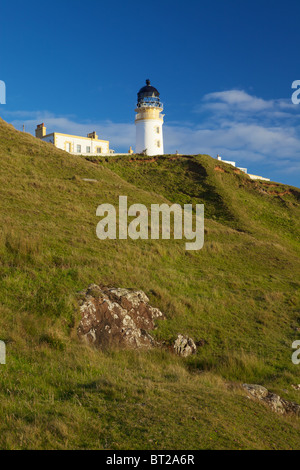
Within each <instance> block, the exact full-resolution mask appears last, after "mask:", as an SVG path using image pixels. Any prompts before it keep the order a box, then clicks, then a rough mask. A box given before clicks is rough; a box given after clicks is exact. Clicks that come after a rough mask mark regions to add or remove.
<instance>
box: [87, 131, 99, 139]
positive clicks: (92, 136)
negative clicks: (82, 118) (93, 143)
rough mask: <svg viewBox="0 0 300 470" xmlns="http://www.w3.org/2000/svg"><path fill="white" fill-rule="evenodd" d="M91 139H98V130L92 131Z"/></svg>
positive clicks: (89, 135)
mask: <svg viewBox="0 0 300 470" xmlns="http://www.w3.org/2000/svg"><path fill="white" fill-rule="evenodd" d="M87 136H88V137H89V139H98V136H97V134H96V132H95V131H94V132H90V133H89V134H88V135H87Z"/></svg>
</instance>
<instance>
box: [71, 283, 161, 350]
mask: <svg viewBox="0 0 300 470" xmlns="http://www.w3.org/2000/svg"><path fill="white" fill-rule="evenodd" d="M80 295H81V298H82V300H81V307H80V311H81V314H82V318H81V321H80V324H79V327H78V330H77V333H78V336H79V338H80V339H82V340H84V341H86V342H87V343H90V344H94V345H95V346H96V347H98V348H100V349H113V348H151V347H153V346H157V345H158V343H157V342H156V341H155V340H154V339H153V337H152V336H151V335H150V333H149V332H150V331H151V330H153V329H154V328H155V321H156V320H157V319H158V318H163V317H164V316H163V314H162V312H161V311H160V310H158V309H157V308H154V307H152V306H151V305H149V299H148V297H147V296H146V294H145V293H144V292H142V291H132V290H129V289H121V288H108V287H100V286H98V285H96V284H92V285H90V286H89V287H88V289H87V290H86V291H83V292H80Z"/></svg>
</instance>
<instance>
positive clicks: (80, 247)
mask: <svg viewBox="0 0 300 470" xmlns="http://www.w3.org/2000/svg"><path fill="white" fill-rule="evenodd" d="M0 162H1V170H0V198H1V206H0V207H1V209H0V217H1V225H0V279H1V281H0V339H1V340H4V341H5V342H6V344H7V365H6V366H0V430H1V432H0V448H2V449H16V448H26V449H29V448H42V449H53V448H58V449H70V448H81V449H85V448H94V449H97V448H98V449H164V448H166V449H199V448H204V449H208V448H209V449H254V448H255V449H290V448H293V449H299V448H300V440H299V431H300V421H299V419H297V418H291V417H282V416H279V415H276V414H274V413H272V412H271V411H270V410H269V409H267V408H266V407H265V406H264V405H263V404H259V403H255V402H253V401H250V400H249V399H248V398H247V396H246V395H245V393H244V392H243V391H242V390H241V389H240V386H239V385H240V384H241V383H243V382H248V383H259V384H262V385H264V386H266V387H267V388H269V389H270V390H271V391H274V392H276V393H279V394H280V395H281V396H282V397H284V398H286V399H288V400H294V401H298V402H300V393H299V392H297V391H295V390H293V389H292V387H291V385H292V384H298V383H300V366H295V365H293V364H292V362H291V355H292V352H293V351H292V349H291V344H292V342H293V341H295V340H297V339H300V305H299V304H300V302H299V292H300V289H299V287H300V281H299V280H300V262H299V251H300V249H299V246H300V245H299V233H300V230H299V229H300V227H299V224H300V222H299V220H300V209H299V198H300V191H299V190H298V189H297V188H292V187H289V186H286V185H282V184H277V183H266V182H258V181H251V180H250V179H249V178H248V177H247V176H246V175H244V174H243V173H238V172H237V170H236V169H234V168H233V167H231V166H229V165H227V164H225V163H223V162H217V161H216V160H214V159H212V158H211V157H209V156H206V155H199V156H181V157H179V156H172V155H170V156H164V157H159V158H151V159H150V158H149V157H148V158H147V157H139V156H128V157H112V158H109V159H105V158H99V159H86V158H83V157H80V156H70V155H69V154H67V153H65V152H62V151H59V150H57V149H55V148H53V146H51V144H47V143H44V142H41V141H38V140H37V139H35V138H34V137H32V136H30V135H28V134H24V133H20V132H17V131H16V130H15V129H14V128H13V127H11V126H9V125H8V124H6V123H5V122H4V121H2V120H0ZM84 178H87V179H94V180H97V181H96V182H88V181H84V180H83V179H84ZM119 195H127V196H128V202H129V204H132V203H137V202H139V203H143V204H146V205H147V206H148V207H149V206H150V204H152V203H162V202H176V203H179V204H184V203H194V204H196V203H204V204H205V244H204V248H203V249H202V250H200V251H199V252H191V251H186V250H185V241H184V240H182V241H174V240H148V241H143V240H138V241H133V240H130V239H129V240H121V241H120V240H107V241H100V240H98V239H97V237H96V233H95V229H96V225H97V222H98V218H97V217H96V208H97V206H98V205H99V204H101V203H105V202H108V203H111V204H114V205H115V206H117V205H118V197H119ZM94 282H96V283H99V284H100V283H101V284H106V285H114V286H118V287H132V288H135V289H142V290H144V291H145V292H146V293H147V295H148V296H149V298H150V303H151V304H152V305H153V306H155V307H158V308H160V309H161V310H162V311H163V312H164V313H165V315H166V317H167V319H166V320H164V321H161V322H160V324H159V328H158V329H157V330H156V332H155V334H156V336H157V338H158V339H160V340H164V341H166V343H167V344H168V343H171V342H172V340H173V339H174V338H175V337H176V336H177V334H178V333H183V334H188V335H190V336H192V337H193V338H194V339H195V340H196V341H200V340H204V346H203V347H200V348H199V350H198V353H197V355H196V356H194V357H192V358H187V359H181V358H178V357H175V356H174V355H172V354H171V353H169V352H168V351H163V350H153V351H148V352H140V351H108V352H105V353H104V352H99V351H97V350H95V349H92V348H88V347H86V346H84V345H83V344H81V343H80V342H79V340H78V339H77V335H76V328H77V325H78V323H79V321H80V314H79V312H78V304H77V293H78V291H80V290H82V289H84V288H86V287H87V286H88V285H89V284H90V283H94ZM297 329H298V330H299V331H297Z"/></svg>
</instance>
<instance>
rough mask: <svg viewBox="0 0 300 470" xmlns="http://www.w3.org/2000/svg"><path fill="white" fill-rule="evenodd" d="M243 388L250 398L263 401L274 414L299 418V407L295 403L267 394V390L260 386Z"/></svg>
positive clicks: (273, 394) (246, 385)
mask: <svg viewBox="0 0 300 470" xmlns="http://www.w3.org/2000/svg"><path fill="white" fill-rule="evenodd" d="M243 387H244V389H245V390H247V392H248V393H249V394H250V397H251V398H256V399H258V400H261V401H263V402H264V403H266V404H267V405H268V406H269V407H270V408H271V409H272V410H273V411H275V412H276V413H279V414H282V415H285V414H293V415H296V416H300V405H298V404H297V403H294V402H292V401H288V400H284V399H283V398H281V397H280V396H279V395H276V394H275V393H271V392H269V390H267V389H266V388H265V387H262V386H261V385H253V384H251V385H250V384H244V385H243Z"/></svg>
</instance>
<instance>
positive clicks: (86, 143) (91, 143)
mask: <svg viewBox="0 0 300 470" xmlns="http://www.w3.org/2000/svg"><path fill="white" fill-rule="evenodd" d="M55 137H56V139H55V141H56V147H58V148H60V149H62V150H66V151H69V150H68V145H67V144H70V145H71V153H75V154H76V153H77V154H97V148H98V147H100V148H101V153H105V154H106V153H109V142H106V141H99V142H97V141H96V140H94V139H86V138H80V137H74V136H68V135H60V134H55ZM77 145H80V146H81V150H80V152H78V151H77ZM87 147H90V152H88V150H87Z"/></svg>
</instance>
